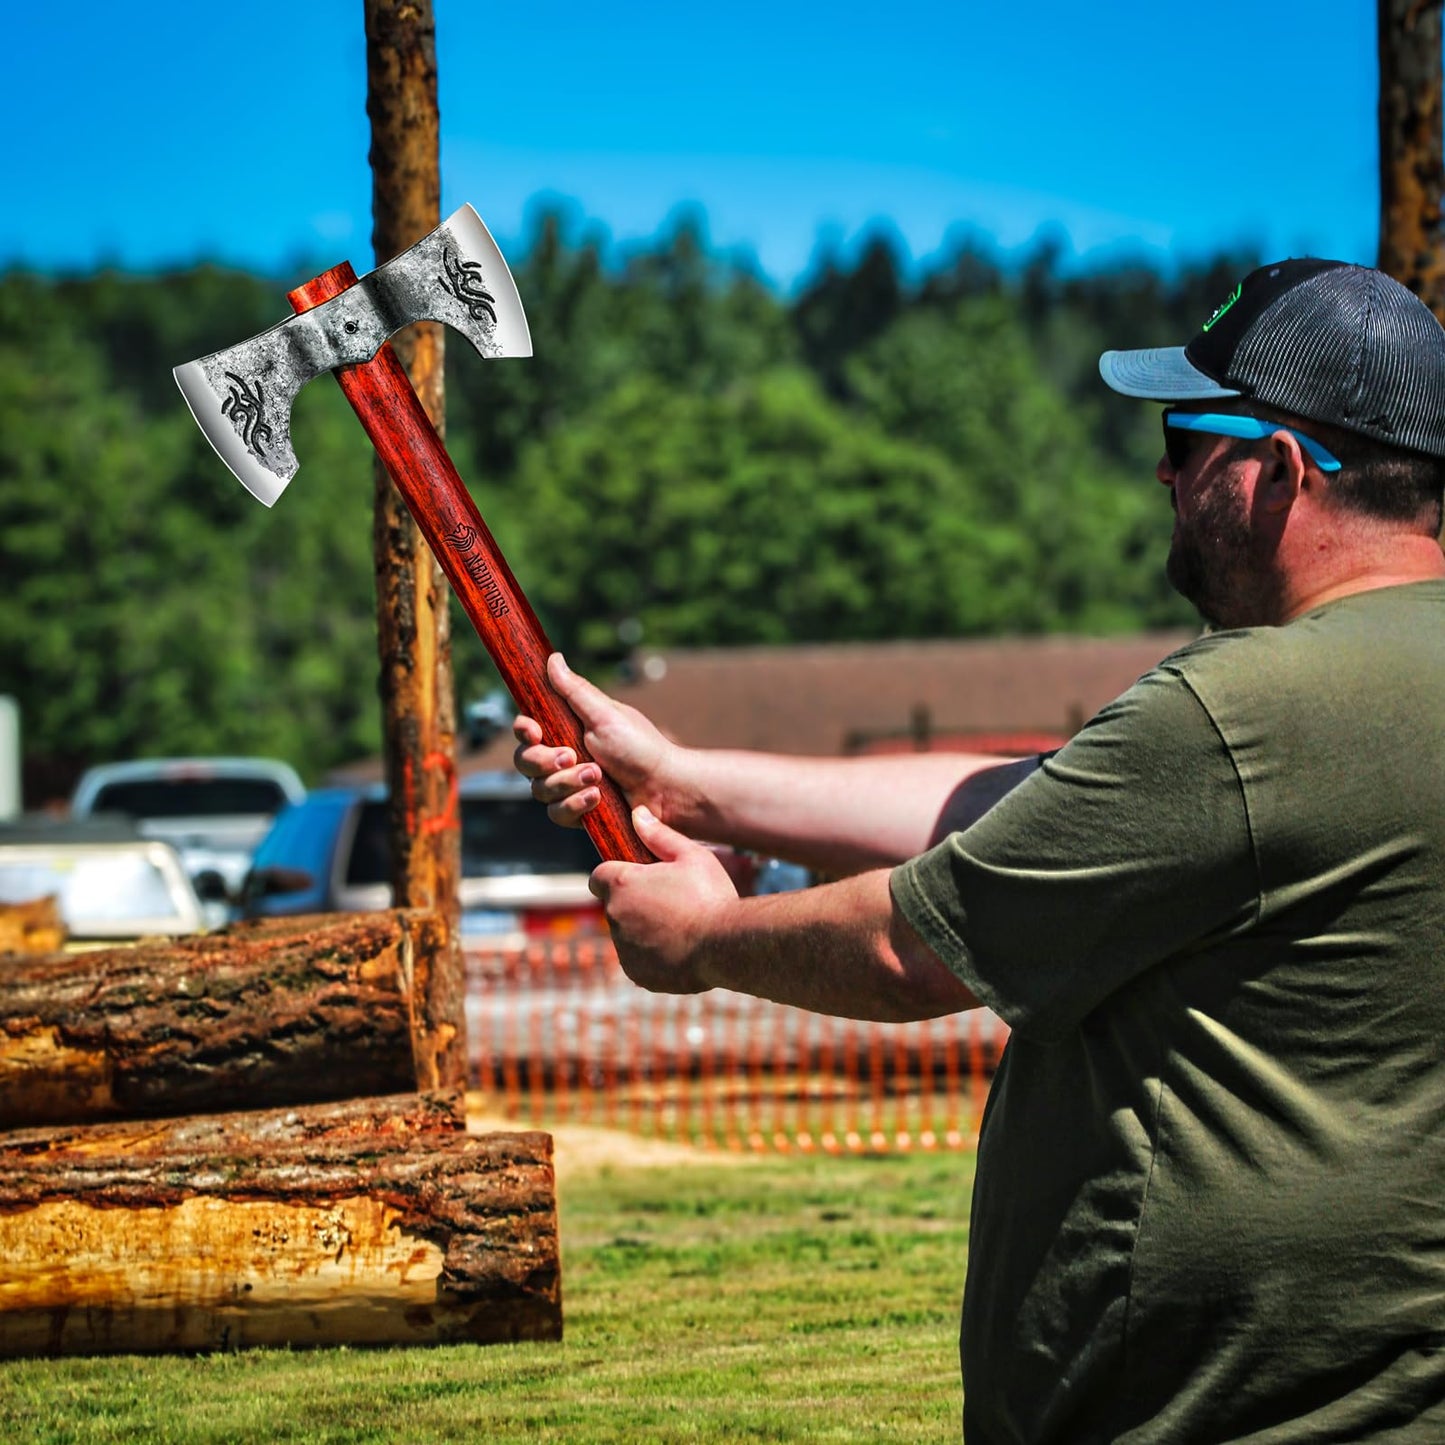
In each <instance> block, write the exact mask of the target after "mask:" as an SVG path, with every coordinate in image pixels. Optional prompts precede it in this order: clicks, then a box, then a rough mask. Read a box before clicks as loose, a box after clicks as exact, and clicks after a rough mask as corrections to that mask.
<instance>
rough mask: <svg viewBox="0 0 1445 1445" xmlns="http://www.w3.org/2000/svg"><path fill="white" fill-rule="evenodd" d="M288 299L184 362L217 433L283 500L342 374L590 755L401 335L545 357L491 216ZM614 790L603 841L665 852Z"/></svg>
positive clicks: (517, 670) (603, 845)
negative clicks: (299, 449)
mask: <svg viewBox="0 0 1445 1445" xmlns="http://www.w3.org/2000/svg"><path fill="white" fill-rule="evenodd" d="M287 300H289V301H290V302H291V306H292V309H293V310H294V311H295V312H296V313H297V314H296V315H294V316H291V317H288V318H287V319H286V320H285V321H283V322H281V323H280V324H279V325H277V326H273V327H272V328H271V329H270V330H269V331H263V332H262V333H261V334H260V335H259V336H253V337H251V339H250V340H249V341H243V342H241V343H240V344H239V345H236V346H231V347H227V348H226V350H224V351H217V352H214V353H212V355H210V356H203V357H201V358H200V359H199V360H197V361H188V362H187V363H186V364H185V365H184V366H178V367H176V369H175V378H176V382H177V384H178V385H179V386H180V388H181V393H182V395H183V396H184V397H185V399H186V404H187V406H189V407H190V409H191V414H192V415H193V416H194V417H195V419H196V421H197V423H198V424H199V426H200V428H201V430H202V431H203V432H204V433H205V436H206V440H207V441H209V442H210V444H211V445H212V446H213V447H214V448H215V449H216V453H217V455H219V457H220V458H221V460H222V461H223V462H225V464H226V465H227V466H228V467H230V469H231V470H232V471H233V472H234V473H235V474H236V476H237V477H238V478H239V479H240V481H241V484H242V485H243V486H244V487H245V488H246V490H247V491H248V492H250V493H251V495H252V496H253V497H256V498H257V499H258V500H259V501H261V502H264V503H265V504H266V505H267V506H268V507H269V506H271V505H272V504H273V503H274V502H275V501H276V499H277V498H278V497H279V496H280V495H281V493H282V492H283V491H285V489H286V484H287V483H288V482H289V481H290V480H291V478H292V477H293V476H295V474H296V469H297V462H296V454H295V453H294V452H293V451H292V450H291V403H292V402H293V401H294V400H295V397H296V393H297V392H299V391H300V390H301V388H302V387H303V386H305V385H306V383H307V382H308V381H310V380H311V378H312V377H313V376H319V375H320V374H321V373H322V372H324V371H330V372H334V373H335V376H336V379H337V381H338V382H339V383H340V384H341V390H342V391H343V392H344V393H345V395H346V399H347V401H349V402H350V403H351V406H352V410H353V411H355V412H356V414H357V416H358V417H359V418H360V419H361V424H362V426H363V427H365V428H366V434H367V436H369V437H370V438H371V442H372V445H373V446H374V447H375V448H376V450H377V452H378V454H379V455H380V456H381V459H382V461H383V462H384V463H385V465H386V469H387V471H388V472H390V473H391V477H392V480H393V481H394V482H395V483H396V487H397V490H398V492H400V493H401V496H402V499H403V500H404V501H405V502H406V505H407V509H408V510H409V511H410V512H411V514H412V516H413V517H414V518H415V519H416V524H417V526H418V527H419V528H420V529H421V533H422V535H423V536H424V537H425V538H426V540H427V544H428V545H429V546H430V547H431V550H432V552H433V553H434V554H435V556H436V559H437V561H438V562H439V563H440V564H441V568H442V571H443V572H445V573H446V575H447V580H448V581H449V582H450V583H451V585H452V588H453V590H454V591H455V592H456V594H457V596H458V598H460V600H461V604H462V607H463V609H464V610H465V611H466V614H467V616H468V617H469V618H470V619H471V621H472V626H473V627H475V628H476V629H477V635H478V636H479V637H480V638H481V639H482V642H483V644H484V645H485V646H486V649H487V651H488V652H489V653H490V654H491V657H492V661H493V662H495V663H496V665H497V671H498V672H500V673H501V675H502V681H503V682H504V683H505V684H506V686H507V689H508V691H509V692H510V693H511V694H512V697H513V698H514V699H515V700H516V702H517V704H518V705H519V706H520V707H521V709H522V710H523V711H524V712H526V713H527V714H529V715H530V716H531V717H534V718H536V719H537V721H538V722H539V723H541V725H542V728H543V730H544V732H545V734H546V736H547V738H548V739H549V741H551V742H553V743H555V744H559V745H562V746H566V747H570V748H571V749H572V750H573V751H574V752H575V753H576V754H577V757H578V759H579V760H580V759H582V758H585V757H586V756H587V753H586V751H585V749H584V748H583V746H582V727H581V724H580V723H579V722H578V720H577V718H576V717H575V716H574V715H573V713H572V711H571V709H570V708H568V707H567V706H566V705H565V704H563V702H562V701H561V699H560V698H558V697H557V695H556V694H555V693H554V692H553V691H552V690H551V688H550V687H549V686H548V685H547V679H546V662H547V654H548V653H549V652H551V651H552V650H553V648H552V644H551V643H550V642H549V641H548V640H547V634H546V632H545V631H544V630H543V628H542V624H541V623H540V622H539V621H538V620H537V615H536V613H535V612H533V611H532V607H531V604H530V603H528V601H527V599H526V597H525V595H524V594H523V592H522V589H521V588H520V587H519V586H518V585H517V582H516V579H515V578H514V577H513V576H512V572H511V569H510V568H509V567H508V566H507V562H506V559H505V558H504V557H503V556H502V554H501V551H500V550H499V548H498V547H497V544H496V541H495V540H494V539H493V537H492V534H491V532H490V531H489V530H488V529H487V524H486V523H485V522H484V521H483V520H482V516H481V513H480V512H479V511H478V510H477V507H476V503H474V502H473V501H472V499H471V496H470V495H469V494H468V492H467V489H466V487H465V486H463V485H462V480H461V478H460V477H459V476H458V475H457V470H456V468H455V467H454V466H453V465H452V461H451V458H450V457H449V456H448V455H447V452H446V448H445V447H444V446H443V445H442V441H441V438H440V437H439V436H438V435H437V433H436V429H435V428H434V427H433V426H432V424H431V422H430V420H429V419H428V418H427V415H426V412H425V411H424V410H423V408H422V404H421V402H420V401H419V400H418V398H417V395H416V392H415V391H413V390H412V387H411V382H410V381H409V380H408V379H407V375H406V371H405V369H404V368H403V367H402V365H401V363H400V362H399V361H398V360H397V358H396V354H395V352H393V351H392V349H391V347H390V346H389V345H388V344H387V338H388V337H389V336H391V334H392V333H393V332H395V331H399V330H400V329H401V328H402V327H403V326H407V325H409V324H410V323H411V322H413V321H440V322H443V323H444V324H445V325H447V326H450V327H452V328H453V330H456V331H459V332H461V334H462V335H463V336H465V337H466V339H467V340H468V341H470V342H471V344H472V345H473V346H474V347H476V349H477V350H478V351H479V352H480V353H481V354H482V356H484V357H487V358H492V357H502V356H530V355H531V354H532V338H531V336H530V334H529V333H528V330H527V318H526V316H525V315H524V314H523V311H522V301H521V298H520V297H519V296H518V295H517V287H516V284H515V283H514V282H513V280H512V273H511V272H510V271H508V269H507V263H506V262H505V261H504V260H503V259H502V253H501V252H500V251H499V250H498V249H497V244H496V242H495V241H493V240H492V237H491V235H490V233H489V232H488V231H487V228H486V227H485V226H484V225H483V224H482V219H481V217H480V216H478V215H477V213H476V212H475V211H474V210H473V209H472V208H471V207H470V206H463V207H462V208H461V210H459V211H457V212H455V213H454V214H453V215H451V216H449V217H448V218H447V219H446V220H445V221H444V222H443V223H442V224H441V225H440V226H438V227H437V228H436V230H435V231H433V232H432V233H431V234H430V235H429V236H424V237H423V238H422V239H421V240H420V241H418V242H417V243H416V245H415V246H413V247H412V248H411V249H410V250H409V251H403V252H402V254H401V255H400V256H397V257H395V258H394V259H393V260H391V261H388V262H387V263H386V264H385V265H384V266H378V267H377V268H376V270H374V271H372V272H370V273H369V274H368V275H366V276H364V277H362V278H360V279H358V277H357V275H356V272H355V271H353V270H352V269H351V265H350V263H349V262H345V261H343V262H342V263H341V265H339V266H334V267H332V269H331V270H329V271H325V272H323V273H322V274H321V275H320V276H317V277H315V278H314V279H313V280H310V281H308V282H306V283H305V284H304V285H302V286H298V287H297V288H296V290H294V291H292V292H290V293H289V294H288V296H287ZM601 791H602V801H601V803H600V804H599V805H598V806H597V807H596V808H595V809H594V810H593V811H592V812H591V813H590V814H589V815H588V816H587V818H586V819H585V826H586V828H587V831H588V833H589V834H590V835H591V838H592V841H593V843H594V844H595V845H596V847H597V851H598V852H599V853H600V854H601V855H602V857H603V858H607V859H622V860H625V861H629V862H634V863H650V862H651V861H652V854H651V853H650V852H649V851H648V850H647V849H646V848H645V847H644V846H643V844H642V843H641V842H640V841H639V840H638V838H637V835H636V833H634V832H633V829H632V819H631V816H630V814H629V811H628V808H627V804H626V801H625V800H624V798H623V797H622V794H621V793H620V792H619V791H618V790H617V788H616V786H615V785H614V784H613V783H612V782H611V781H610V780H609V779H607V778H606V777H604V778H603V781H602V789H601Z"/></svg>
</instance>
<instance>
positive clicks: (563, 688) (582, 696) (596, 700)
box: [547, 652, 617, 728]
mask: <svg viewBox="0 0 1445 1445" xmlns="http://www.w3.org/2000/svg"><path fill="white" fill-rule="evenodd" d="M547 680H548V681H549V682H550V683H551V684H552V687H553V690H554V691H555V692H557V693H559V694H560V695H561V697H562V700H563V701H564V702H565V703H566V704H567V706H568V707H570V708H571V709H572V711H573V712H574V713H576V714H577V716H578V718H579V719H580V720H581V722H582V725H583V727H589V728H590V727H594V726H596V724H598V723H599V722H601V721H602V720H603V718H604V717H605V716H606V714H607V712H608V710H609V709H611V708H613V707H616V705H617V704H616V703H614V702H613V700H612V699H611V698H610V697H608V696H607V694H606V693H605V692H603V691H602V689H601V688H600V687H597V686H596V685H595V684H593V683H590V682H588V681H587V679H586V678H585V677H583V676H582V675H581V674H580V673H576V672H573V671H572V669H571V668H570V667H568V666H567V659H566V658H565V657H563V656H562V654H561V653H560V652H554V653H553V654H552V655H551V656H550V657H549V658H548V659H547Z"/></svg>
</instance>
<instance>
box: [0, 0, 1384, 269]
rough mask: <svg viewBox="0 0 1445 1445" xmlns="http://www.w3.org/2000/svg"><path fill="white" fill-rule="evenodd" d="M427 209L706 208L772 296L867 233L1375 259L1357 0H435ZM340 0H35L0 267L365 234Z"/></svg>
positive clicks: (503, 238)
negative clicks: (436, 122)
mask: <svg viewBox="0 0 1445 1445" xmlns="http://www.w3.org/2000/svg"><path fill="white" fill-rule="evenodd" d="M434 9H435V15H436V26H437V49H438V75H439V92H440V106H441V170H442V207H443V213H446V212H449V211H450V210H452V209H454V208H455V207H456V206H459V205H461V204H462V203H463V202H464V201H470V202H471V203H472V205H474V206H475V207H476V208H477V210H478V211H479V212H480V213H481V215H482V217H483V218H484V219H485V220H486V221H487V223H488V225H489V227H490V228H491V230H492V232H493V234H494V235H495V236H496V237H497V239H498V241H499V242H500V243H501V245H502V249H503V251H504V252H505V253H506V254H508V255H509V256H513V257H516V256H518V255H519V254H520V253H521V252H523V251H524V250H525V247H526V244H527V242H528V238H529V237H530V236H531V235H532V234H533V231H534V227H535V223H536V218H537V216H538V214H539V213H540V210H541V208H542V207H544V206H546V205H548V204H553V205H556V204H561V205H563V206H565V207H566V209H567V210H568V213H569V215H570V216H571V217H572V218H573V224H574V226H575V227H576V233H577V234H582V233H583V232H584V231H585V230H587V229H588V228H590V229H592V230H593V231H594V232H596V233H597V234H598V235H599V236H600V237H601V238H603V239H604V240H605V241H606V242H607V243H608V244H609V245H610V246H611V247H612V248H613V250H614V252H615V251H617V250H618V249H620V248H625V247H626V246H627V244H628V243H631V242H638V241H643V240H646V239H647V238H649V237H652V236H654V235H655V234H656V233H657V232H658V231H659V229H660V228H666V227H667V226H668V225H670V224H671V223H673V221H674V220H675V217H676V215H677V213H678V211H679V208H700V210H701V213H702V215H703V216H704V218H705V221H706V227H707V233H708V235H709V236H710V238H711V241H712V243H713V245H714V246H715V247H716V248H718V249H721V250H726V251H729V252H733V253H736V254H737V255H738V256H739V257H740V259H743V260H745V261H747V262H748V263H749V264H752V265H755V266H756V267H758V268H759V269H760V270H761V271H762V272H763V274H764V275H765V276H767V277H768V279H769V280H771V281H772V282H773V283H774V284H776V285H777V286H778V287H779V288H781V289H784V290H787V289H789V288H793V287H796V286H797V285H798V284H801V282H802V281H804V280H805V279H806V276H807V274H808V272H809V268H810V266H812V265H814V264H816V263H817V261H818V259H819V257H820V256H822V255H824V254H827V253H829V252H830V251H832V250H841V251H842V252H843V253H844V254H847V252H848V250H849V248H850V247H853V246H856V245H857V244H858V242H859V241H860V239H861V238H865V237H867V236H869V235H871V234H873V233H874V232H875V231H877V230H880V229H882V230H886V231H888V232H889V233H891V235H892V236H893V238H894V240H895V243H896V245H897V246H898V248H899V250H900V251H901V252H902V254H903V255H904V256H905V257H906V258H907V259H908V260H910V261H911V262H913V263H915V264H926V263H927V262H928V260H929V258H931V257H934V258H936V257H938V256H939V255H940V254H946V253H947V252H948V251H949V250H951V249H952V248H953V247H954V246H955V245H956V244H957V243H958V242H959V240H960V239H961V238H964V237H972V238H974V239H975V240H976V241H979V242H982V243H983V244H985V245H987V246H990V247H992V248H994V249H996V250H997V251H999V252H1000V253H1001V254H1002V255H1003V256H1004V257H1005V258H1006V257H1007V256H1009V255H1011V254H1012V255H1017V254H1021V253H1022V252H1023V251H1025V250H1026V249H1027V248H1028V247H1029V246H1030V245H1031V244H1033V243H1035V242H1036V240H1037V238H1038V237H1039V236H1040V234H1041V233H1045V232H1047V233H1051V234H1053V235H1055V236H1057V237H1058V239H1059V240H1060V241H1061V242H1062V244H1063V246H1064V254H1065V257H1066V258H1067V259H1068V260H1069V262H1070V263H1071V264H1079V265H1092V264H1101V263H1105V262H1109V261H1113V260H1116V259H1120V258H1125V257H1127V258H1130V259H1135V258H1140V259H1144V260H1146V261H1150V262H1153V263H1154V264H1157V265H1160V266H1161V267H1165V268H1167V267H1169V266H1171V265H1173V264H1177V263H1178V262H1180V261H1184V260H1189V259H1195V258H1202V257H1206V256H1212V255H1214V254H1216V253H1218V252H1219V251H1221V250H1225V249H1228V250H1231V251H1240V250H1248V251H1251V252H1255V253H1258V254H1260V255H1261V256H1262V257H1264V258H1266V259H1274V258H1276V257H1279V256H1284V255H1301V254H1315V255H1326V256H1330V257H1334V258H1337V259H1342V260H1349V261H1364V262H1367V263H1373V261H1374V259H1375V248H1376V243H1377V237H1378V215H1377V212H1378V204H1379V201H1378V163H1377V156H1376V146H1377V132H1376V100H1377V89H1378V82H1377V75H1376V42H1375V4H1374V3H1373V0H1195V3H1193V4H1191V5H1182V4H1172V3H1165V4H1162V5H1161V4H1159V3H1158V0H1148V3H1143V0H1115V3H1110V0H1093V3H1092V4H1083V3H1079V0H1072V3H1065V0H1033V3H1031V4H1028V5H1023V4H1017V3H1014V4H1005V3H1000V0H953V3H951V4H945V3H934V0H914V3H911V4H905V5H893V6H888V5H886V4H879V3H877V0H875V3H873V4H870V5H866V6H865V5H861V4H853V3H850V0H832V3H830V4H826V5H824V4H818V3H813V0H806V3H801V0H800V3H789V0H771V3H761V0H730V3H728V4H726V5H706V6H702V5H687V4H678V3H676V0H673V3H667V4H631V5H629V4H627V3H626V0H614V3H613V4H612V5H611V6H607V5H602V6H599V5H596V4H592V5H582V4H574V3H571V0H552V3H531V4H528V3H513V4H505V5H499V4H495V3H479V0H434ZM362 13H363V11H362V0H289V3H279V0H246V3H245V4H243V5H239V6H237V5H230V4H214V3H211V4H207V3H205V0H186V3H179V0H150V3H148V4H145V5H136V6H129V5H118V4H115V3H114V0H110V3H106V4H101V3H97V0H51V3H49V4H29V5H25V6H14V7H9V13H8V14H7V18H6V24H5V31H4V45H3V54H0V123H3V134H4V136H5V144H4V147H3V160H0V166H3V179H4V182H5V184H4V191H3V195H4V200H3V202H0V268H4V267H9V266H17V265H18V266H24V267H27V268H34V269H39V270H42V271H46V272H67V273H74V272H84V271H90V270H94V269H96V268H99V267H111V266H115V267H121V268H123V269H126V270H131V271H157V270H164V269H169V268H174V267H182V266H188V265H191V264H193V263H196V262H198V261H216V262H221V263H223V264H228V265H235V266H241V267H246V268H249V269H253V270H258V271H261V272H263V273H266V274H272V275H283V274H287V273H289V271H290V269H291V268H292V267H293V266H294V265H295V264H297V263H298V262H305V261H315V262H316V268H317V269H320V268H321V267H322V266H327V265H331V264H333V263H334V262H336V261H340V260H343V259H349V260H351V261H352V262H353V264H354V265H355V266H356V268H357V269H358V270H359V271H364V270H366V269H369V268H370V266H371V265H372V255H371V250H370V242H369V238H370V176H369V172H368V169H367V148H368V144H369V127H368V122H367V118H366V111H365V105H366V54H365V40H364V35H363V30H362Z"/></svg>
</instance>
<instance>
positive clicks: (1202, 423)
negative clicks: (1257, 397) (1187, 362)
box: [1164, 411, 1340, 472]
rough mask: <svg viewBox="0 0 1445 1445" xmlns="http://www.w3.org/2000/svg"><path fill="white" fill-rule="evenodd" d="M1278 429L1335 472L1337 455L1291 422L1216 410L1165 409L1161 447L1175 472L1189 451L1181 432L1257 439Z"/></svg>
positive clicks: (1247, 439)
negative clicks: (1236, 414)
mask: <svg viewBox="0 0 1445 1445" xmlns="http://www.w3.org/2000/svg"><path fill="white" fill-rule="evenodd" d="M1277 431H1287V432H1288V433H1289V434H1290V435H1291V436H1292V437H1293V438H1294V439H1295V440H1296V441H1297V442H1298V443H1299V444H1300V447H1301V448H1302V449H1303V450H1304V452H1305V453H1306V454H1307V455H1308V456H1309V459H1310V460H1311V461H1312V462H1313V463H1314V464H1315V465H1316V466H1317V467H1318V468H1319V469H1320V470H1321V471H1322V472H1337V471H1339V469H1340V463H1339V460H1338V458H1336V457H1334V456H1331V454H1330V453H1329V452H1327V451H1326V450H1325V449H1324V447H1322V446H1321V445H1320V444H1319V443H1318V442H1317V441H1316V440H1315V439H1314V438H1313V437H1307V436H1306V435H1305V434H1304V433H1303V432H1302V431H1296V430H1295V429H1294V428H1293V427H1292V426H1282V425H1281V424H1280V423H1279V422H1277V421H1266V420H1265V419H1264V418H1263V417H1258V416H1230V415H1229V414H1228V413H1227V412H1219V411H1166V412H1165V413H1164V451H1165V454H1166V455H1167V456H1168V458H1169V465H1170V466H1171V467H1173V468H1174V470H1175V471H1176V472H1177V471H1178V470H1179V469H1180V467H1182V466H1183V465H1184V462H1185V458H1187V457H1188V455H1189V438H1188V437H1186V436H1181V435H1180V433H1181V432H1205V433H1207V434H1208V435H1210V436H1219V437H1240V438H1242V439H1243V440H1245V441H1259V440H1260V439H1261V438H1263V437H1271V436H1273V435H1274V434H1275V432H1277Z"/></svg>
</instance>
